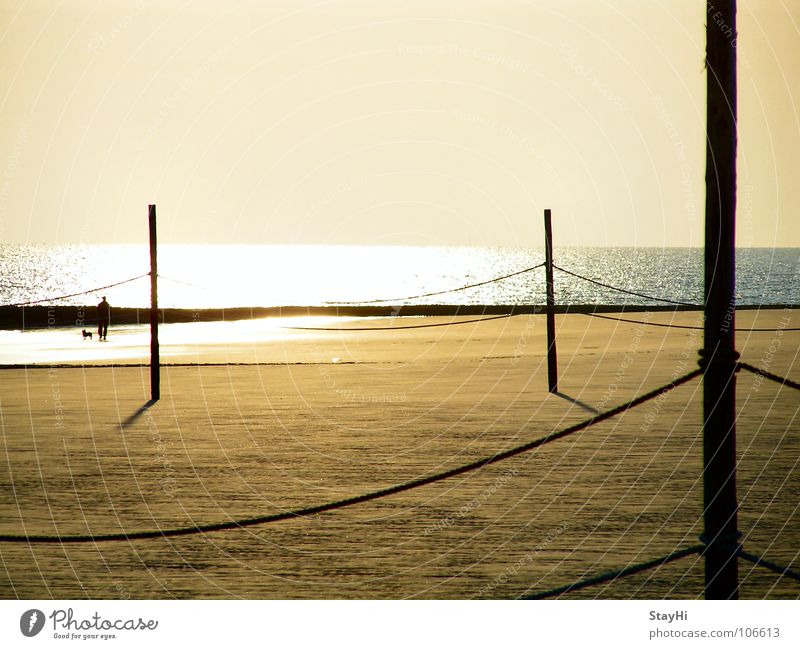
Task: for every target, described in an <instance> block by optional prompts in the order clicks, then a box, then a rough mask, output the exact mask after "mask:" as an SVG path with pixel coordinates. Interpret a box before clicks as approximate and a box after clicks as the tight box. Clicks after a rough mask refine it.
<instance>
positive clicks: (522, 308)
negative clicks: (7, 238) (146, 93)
mask: <svg viewBox="0 0 800 649" xmlns="http://www.w3.org/2000/svg"><path fill="white" fill-rule="evenodd" d="M796 308H800V305H794V304H767V305H738V306H737V310H753V309H796ZM544 310H545V306H544V305H542V304H505V305H504V304H493V305H480V304H468V305H463V304H414V305H405V306H374V305H370V306H365V305H347V306H274V307H233V308H213V309H209V308H201V309H183V308H164V309H159V314H160V319H159V321H160V322H161V323H163V324H171V323H187V322H224V321H235V320H252V319H256V318H270V317H276V318H289V317H301V316H329V317H330V316H341V317H355V318H368V317H401V316H417V317H418V316H481V315H487V316H488V315H501V314H509V315H515V314H526V313H531V314H537V313H543V312H544ZM700 310H702V306H700V305H698V306H696V307H690V306H673V305H639V304H635V305H631V304H629V305H622V304H570V305H567V304H558V305H556V306H555V312H556V313H559V314H564V313H625V312H629V313H643V312H647V311H650V312H670V311H700ZM149 318H150V316H149V309H138V308H130V307H116V308H114V309H113V311H112V314H111V323H112V325H132V324H147V323H149V322H150V319H149ZM96 324H97V318H96V316H95V307H94V306H49V307H48V306H41V305H35V306H28V307H8V306H6V307H0V330H27V329H43V328H49V327H53V328H55V327H88V328H93V327H94V326H95V325H96Z"/></svg>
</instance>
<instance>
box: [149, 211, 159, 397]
mask: <svg viewBox="0 0 800 649" xmlns="http://www.w3.org/2000/svg"><path fill="white" fill-rule="evenodd" d="M148 221H149V224H150V399H151V400H153V401H158V400H159V399H160V398H161V360H160V358H159V350H158V256H157V254H156V252H157V242H156V206H155V205H150V206H149V208H148Z"/></svg>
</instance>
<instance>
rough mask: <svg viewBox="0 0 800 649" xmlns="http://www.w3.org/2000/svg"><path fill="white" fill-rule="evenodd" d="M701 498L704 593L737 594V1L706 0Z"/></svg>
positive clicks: (719, 596) (731, 596) (713, 595)
mask: <svg viewBox="0 0 800 649" xmlns="http://www.w3.org/2000/svg"><path fill="white" fill-rule="evenodd" d="M706 5H707V8H708V14H707V16H706V22H707V26H706V65H707V88H708V90H707V92H708V99H707V101H708V106H707V114H706V115H707V117H706V120H707V128H708V137H707V139H706V244H705V246H706V247H705V290H706V303H705V332H704V334H705V342H704V349H703V351H702V352H701V357H702V358H701V364H702V365H703V367H704V371H705V373H704V376H703V419H704V423H703V471H704V473H703V477H704V484H703V505H704V523H705V530H704V535H703V538H704V541H705V542H706V543H707V547H706V551H705V572H706V575H705V595H706V599H737V598H738V596H739V574H738V560H737V557H736V550H737V544H738V542H739V541H738V530H737V511H738V506H737V502H736V374H735V372H736V361H737V358H738V354H737V353H736V341H735V336H734V327H735V315H736V314H735V307H736V304H735V292H734V290H735V279H736V263H735V261H736V258H735V238H734V230H735V224H736V48H735V42H734V41H735V39H736V0H714V3H713V5H712V3H710V2H707V3H706Z"/></svg>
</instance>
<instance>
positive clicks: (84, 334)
mask: <svg viewBox="0 0 800 649" xmlns="http://www.w3.org/2000/svg"><path fill="white" fill-rule="evenodd" d="M81 333H82V334H83V339H84V340H86V339H87V338H88V339H89V340H91V339H92V332H91V331H86V329H84V330H82V331H81Z"/></svg>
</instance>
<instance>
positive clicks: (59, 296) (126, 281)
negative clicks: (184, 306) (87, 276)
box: [0, 273, 150, 307]
mask: <svg viewBox="0 0 800 649" xmlns="http://www.w3.org/2000/svg"><path fill="white" fill-rule="evenodd" d="M149 276H150V273H145V274H144V275H137V276H136V277H131V278H130V279H125V280H122V281H121V282H116V283H114V284H109V285H108V286H98V287H96V288H90V289H89V290H88V291H81V292H80V293H70V294H69V295H58V296H56V297H48V298H44V299H42V300H30V301H29V302H17V303H16V304H2V305H0V307H14V306H30V305H32V304H41V303H42V302H52V301H53V300H65V299H67V298H69V297H77V296H78V295H87V294H88V293H95V292H96V291H103V290H105V289H107V288H114V287H115V286H122V285H123V284H128V283H129V282H135V281H136V280H137V279H142V278H143V277H149Z"/></svg>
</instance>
